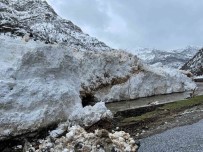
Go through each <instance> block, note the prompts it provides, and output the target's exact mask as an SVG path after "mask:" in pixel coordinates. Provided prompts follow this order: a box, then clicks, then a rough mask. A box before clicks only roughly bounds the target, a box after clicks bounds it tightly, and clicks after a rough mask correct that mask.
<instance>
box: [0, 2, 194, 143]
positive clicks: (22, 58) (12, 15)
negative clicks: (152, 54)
mask: <svg viewBox="0 0 203 152" xmlns="http://www.w3.org/2000/svg"><path fill="white" fill-rule="evenodd" d="M0 6H1V8H0V11H1V13H0V16H1V20H0V28H1V30H0V31H1V34H0V52H1V56H0V65H1V66H0V139H3V138H7V137H11V136H16V135H20V134H23V133H27V132H30V131H35V130H37V129H40V128H42V127H47V126H48V125H52V124H56V123H59V122H61V121H66V120H70V121H71V122H75V123H77V124H78V123H79V124H81V125H83V126H89V125H92V124H93V123H95V122H97V121H98V120H100V119H101V118H103V117H111V113H110V111H108V110H107V109H106V107H105V105H104V103H97V104H96V105H95V106H93V107H91V106H89V107H85V108H83V105H86V104H88V102H90V101H91V100H94V101H105V102H112V101H115V100H116V101H120V100H127V99H135V98H139V97H145V96H151V95H156V94H165V93H172V92H182V91H185V90H189V89H193V88H194V87H195V84H194V83H193V82H192V81H191V79H189V78H187V77H186V76H184V75H182V74H181V73H180V72H178V71H177V70H171V71H170V70H167V69H161V70H160V69H157V68H151V67H149V66H147V65H145V64H143V63H142V62H141V61H140V60H139V58H137V57H136V56H134V55H132V54H130V53H127V52H124V51H119V50H113V49H111V48H110V47H108V46H106V45H105V44H104V43H102V42H100V41H98V40H96V39H95V38H92V37H90V36H88V35H86V34H84V33H82V31H81V30H80V28H78V27H77V26H75V25H73V24H72V23H71V22H70V21H66V20H63V19H61V18H60V17H58V16H57V14H56V13H55V12H54V11H53V9H52V8H51V7H50V6H49V5H48V4H47V3H46V2H45V1H41V0H18V1H16V0H0ZM47 14H49V15H50V16H51V17H48V19H47ZM47 22H48V23H49V26H47V27H46V26H45V27H46V28H45V27H44V25H48V24H47ZM47 29H48V30H47ZM31 30H32V31H31ZM58 30H60V32H59V33H57V31H58ZM27 32H31V33H32V35H33V38H31V39H30V40H28V39H27V38H28V37H26V38H25V35H26V36H27V34H25V33H27ZM22 36H23V37H24V38H22ZM61 37H63V39H61ZM53 39H54V40H53ZM64 39H65V40H67V41H64ZM52 40H53V41H52ZM45 42H46V43H47V44H45ZM52 43H53V44H52ZM82 103H83V105H82Z"/></svg>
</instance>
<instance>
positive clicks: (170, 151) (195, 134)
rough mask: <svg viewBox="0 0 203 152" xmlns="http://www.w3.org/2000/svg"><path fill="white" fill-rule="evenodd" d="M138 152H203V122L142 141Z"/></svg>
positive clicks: (174, 129)
mask: <svg viewBox="0 0 203 152" xmlns="http://www.w3.org/2000/svg"><path fill="white" fill-rule="evenodd" d="M138 152H203V120H201V121H199V122H197V123H194V124H192V125H187V126H182V127H177V128H173V129H170V130H168V131H165V132H163V133H160V134H157V135H153V136H151V137H148V138H145V139H141V140H140V148H139V150H138Z"/></svg>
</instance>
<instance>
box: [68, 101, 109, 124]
mask: <svg viewBox="0 0 203 152" xmlns="http://www.w3.org/2000/svg"><path fill="white" fill-rule="evenodd" d="M84 116H85V117H84ZM112 118H113V114H112V113H111V111H110V110H108V109H107V108H106V106H105V103H104V102H99V103H96V104H95V105H94V106H86V107H84V108H83V109H82V110H81V109H79V110H78V109H75V111H74V112H73V113H72V114H71V116H70V120H71V121H72V122H77V123H79V124H81V125H84V126H91V125H93V124H94V123H96V122H98V121H99V120H102V119H112Z"/></svg>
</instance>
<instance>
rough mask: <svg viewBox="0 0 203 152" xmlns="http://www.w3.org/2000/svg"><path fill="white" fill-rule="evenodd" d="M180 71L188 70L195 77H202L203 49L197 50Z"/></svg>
mask: <svg viewBox="0 0 203 152" xmlns="http://www.w3.org/2000/svg"><path fill="white" fill-rule="evenodd" d="M181 69H182V70H189V71H191V72H192V73H193V74H195V75H197V76H198V75H203V49H201V50H199V51H198V52H197V53H196V54H195V56H194V57H193V58H191V59H190V60H189V61H188V62H187V63H185V64H184V65H183V66H182V67H181Z"/></svg>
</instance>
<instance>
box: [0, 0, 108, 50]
mask: <svg viewBox="0 0 203 152" xmlns="http://www.w3.org/2000/svg"><path fill="white" fill-rule="evenodd" d="M0 32H1V33H7V32H11V33H12V35H17V36H24V35H25V34H26V33H31V36H32V37H33V39H34V40H40V41H44V42H45V43H51V44H53V43H63V44H65V45H68V46H77V48H79V49H80V50H82V49H85V50H96V51H101V50H110V48H109V47H108V46H106V45H105V44H104V43H103V42H100V41H98V40H97V39H96V38H93V37H90V36H89V35H88V34H84V33H83V32H82V30H81V29H80V28H79V27H78V26H76V25H74V24H73V23H72V22H71V21H68V20H65V19H62V18H61V17H59V16H58V15H57V14H56V12H55V11H54V10H53V9H52V7H50V6H49V4H48V3H47V2H46V1H43V0H0Z"/></svg>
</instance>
